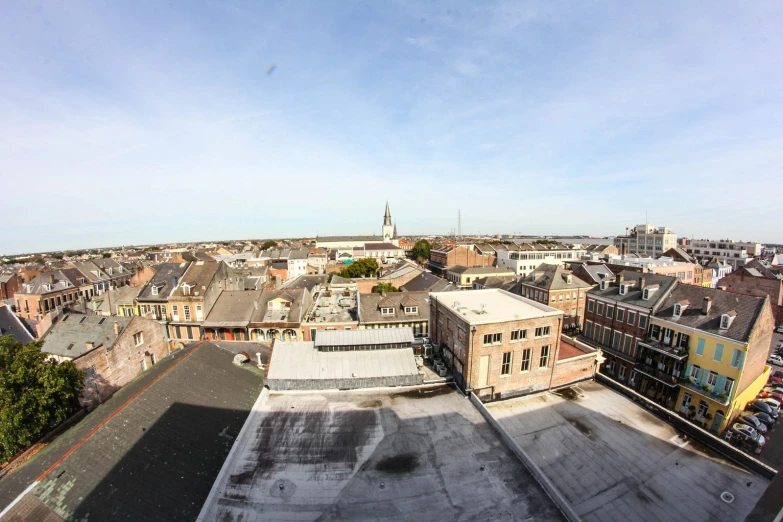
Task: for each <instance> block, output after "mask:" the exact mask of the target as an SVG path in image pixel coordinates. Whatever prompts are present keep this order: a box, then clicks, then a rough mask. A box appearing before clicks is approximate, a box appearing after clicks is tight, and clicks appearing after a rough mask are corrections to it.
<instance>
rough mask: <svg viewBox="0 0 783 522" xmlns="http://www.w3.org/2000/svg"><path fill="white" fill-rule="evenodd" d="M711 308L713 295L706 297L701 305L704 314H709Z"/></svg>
mask: <svg viewBox="0 0 783 522" xmlns="http://www.w3.org/2000/svg"><path fill="white" fill-rule="evenodd" d="M710 308H712V298H711V297H705V298H704V302H703V303H702V305H701V313H702V314H704V315H707V314H709V313H710Z"/></svg>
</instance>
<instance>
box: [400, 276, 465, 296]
mask: <svg viewBox="0 0 783 522" xmlns="http://www.w3.org/2000/svg"><path fill="white" fill-rule="evenodd" d="M449 287H452V288H453V287H454V285H451V284H449V282H448V281H447V280H445V279H442V278H440V277H438V276H436V275H433V274H432V273H430V272H422V273H421V274H419V275H417V276H416V277H414V278H413V279H411V280H410V281H408V282H407V283H405V284H404V285H402V286H401V287H400V290H402V291H404V292H443V291H445V290H446V289H447V288H449Z"/></svg>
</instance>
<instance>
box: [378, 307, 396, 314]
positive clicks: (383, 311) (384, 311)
mask: <svg viewBox="0 0 783 522" xmlns="http://www.w3.org/2000/svg"><path fill="white" fill-rule="evenodd" d="M381 315H394V308H381Z"/></svg>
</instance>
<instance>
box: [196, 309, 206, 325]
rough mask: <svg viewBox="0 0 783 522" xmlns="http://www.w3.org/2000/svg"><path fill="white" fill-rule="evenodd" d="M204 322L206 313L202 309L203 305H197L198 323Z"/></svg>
mask: <svg viewBox="0 0 783 522" xmlns="http://www.w3.org/2000/svg"><path fill="white" fill-rule="evenodd" d="M203 320H204V311H203V310H202V308H201V305H196V321H203Z"/></svg>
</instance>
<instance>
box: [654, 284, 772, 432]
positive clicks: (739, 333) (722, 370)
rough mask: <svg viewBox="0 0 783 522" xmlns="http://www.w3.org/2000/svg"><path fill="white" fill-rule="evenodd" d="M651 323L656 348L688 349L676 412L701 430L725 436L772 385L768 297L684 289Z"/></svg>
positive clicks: (674, 294)
mask: <svg viewBox="0 0 783 522" xmlns="http://www.w3.org/2000/svg"><path fill="white" fill-rule="evenodd" d="M650 323H651V326H650V333H649V337H650V339H651V342H652V343H656V344H659V345H660V346H664V347H674V348H677V349H682V350H683V353H684V350H685V349H687V354H688V357H687V359H686V360H684V361H682V364H680V365H678V367H679V368H680V371H681V373H680V375H679V382H678V384H679V392H678V396H677V400H676V401H675V403H674V405H673V409H674V410H675V411H677V412H680V413H682V414H684V415H685V416H686V417H687V418H689V419H690V420H691V421H693V422H695V423H696V424H699V425H701V426H704V427H705V428H706V429H709V430H710V431H713V432H715V433H720V432H722V431H723V430H724V429H725V428H726V427H727V426H728V425H729V423H730V422H732V421H733V420H734V418H735V417H736V416H737V415H739V413H740V412H742V411H743V409H744V408H745V407H746V406H747V404H748V403H749V402H750V401H752V400H753V399H754V398H755V397H756V396H757V395H758V393H759V392H760V391H761V389H762V388H763V387H764V385H765V384H766V383H767V380H768V378H769V372H770V368H769V367H768V366H767V365H766V360H767V354H768V352H769V346H770V343H771V342H772V332H773V328H774V319H773V315H772V308H771V305H770V303H769V298H768V297H763V298H762V297H754V296H746V295H740V294H733V293H729V292H724V291H722V290H717V289H712V288H702V287H698V286H692V285H678V286H677V288H675V289H674V291H672V293H671V294H670V295H669V296H668V297H667V299H666V301H664V302H663V303H662V304H661V307H660V308H659V311H658V312H657V313H656V314H655V315H654V316H653V318H652V319H651V321H650Z"/></svg>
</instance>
